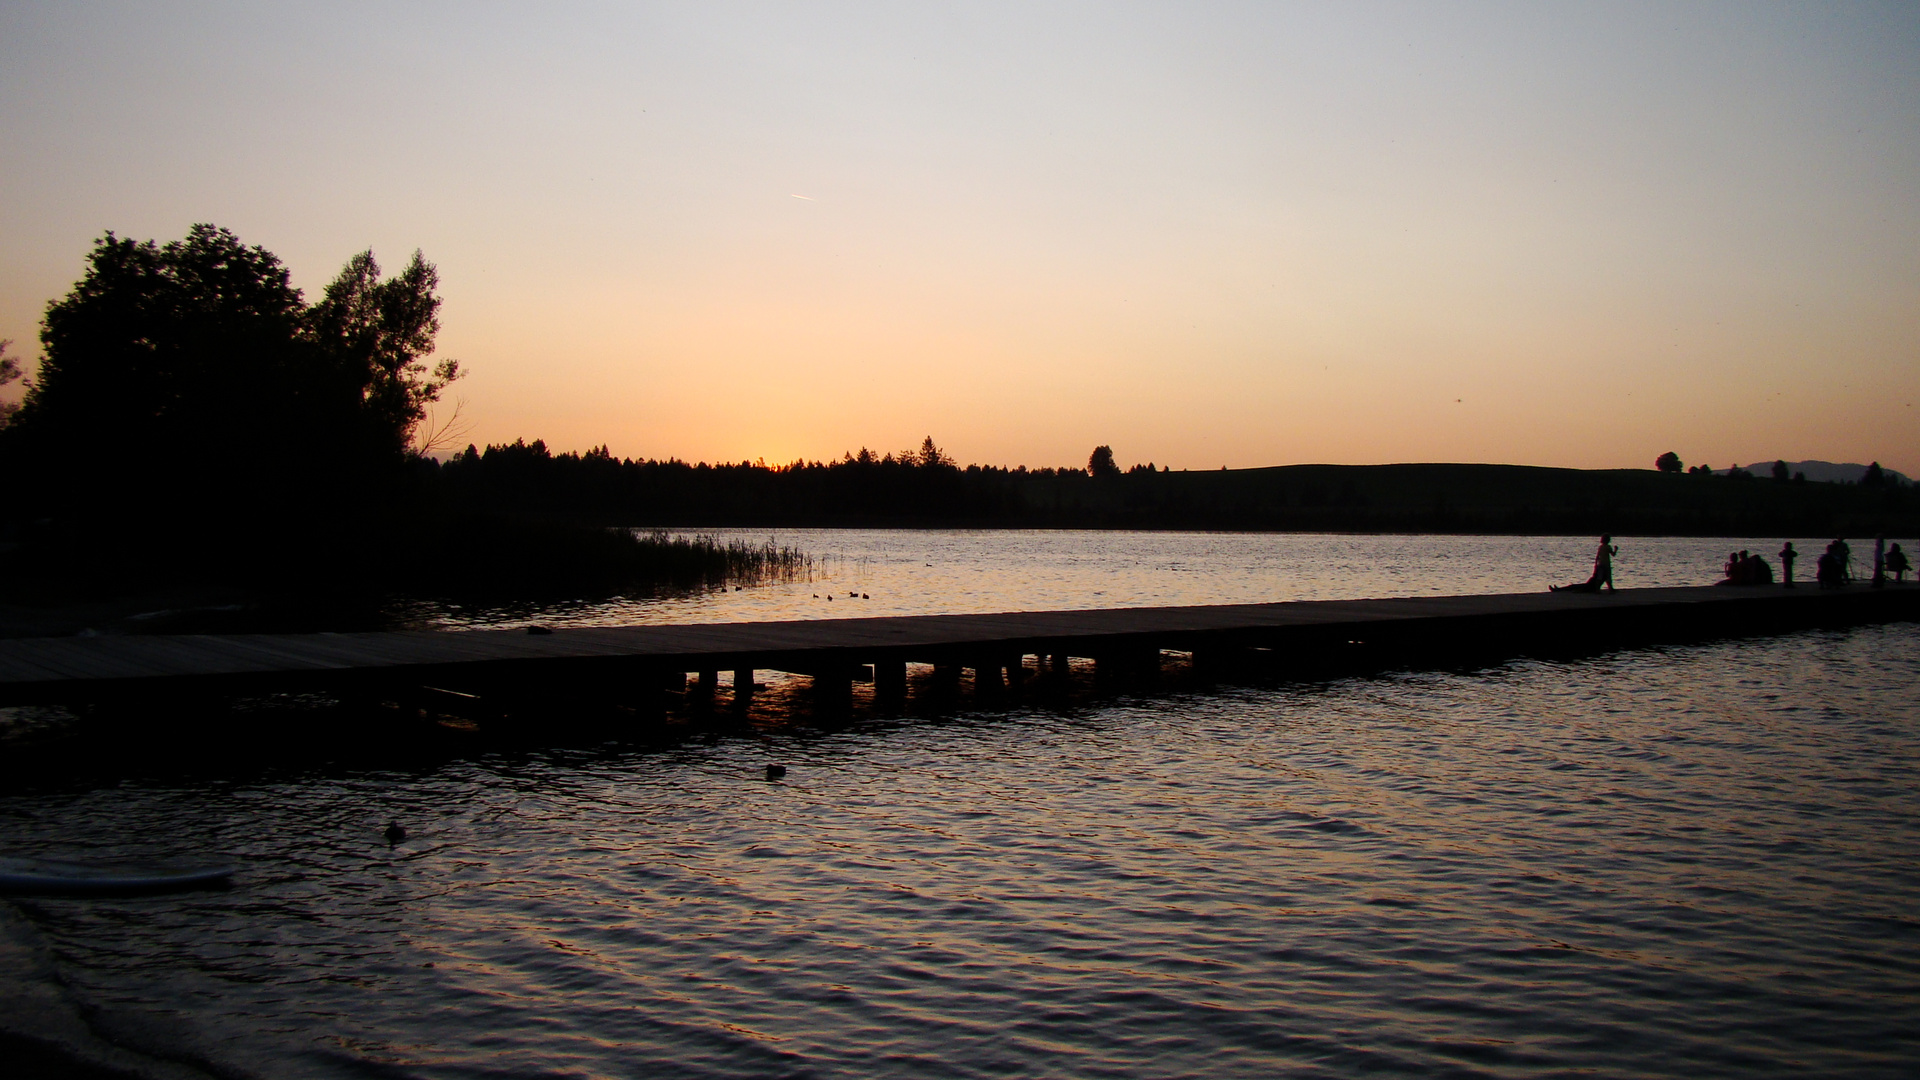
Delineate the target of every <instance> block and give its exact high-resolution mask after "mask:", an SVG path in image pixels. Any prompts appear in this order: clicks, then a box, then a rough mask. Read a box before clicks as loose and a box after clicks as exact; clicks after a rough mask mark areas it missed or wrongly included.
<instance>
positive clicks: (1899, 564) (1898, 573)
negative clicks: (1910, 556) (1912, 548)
mask: <svg viewBox="0 0 1920 1080" xmlns="http://www.w3.org/2000/svg"><path fill="white" fill-rule="evenodd" d="M1910 569H1912V566H1911V564H1909V563H1908V562H1907V553H1906V552H1904V551H1901V550H1900V545H1899V544H1895V545H1893V547H1892V548H1891V549H1889V550H1888V551H1887V570H1888V571H1889V572H1890V573H1892V574H1893V580H1894V583H1895V584H1898V585H1904V584H1906V582H1907V571H1908V570H1910Z"/></svg>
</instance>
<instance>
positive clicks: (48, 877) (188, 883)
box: [0, 857, 236, 895]
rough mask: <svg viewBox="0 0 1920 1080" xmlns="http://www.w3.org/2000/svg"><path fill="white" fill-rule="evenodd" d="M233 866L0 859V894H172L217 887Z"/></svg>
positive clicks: (224, 879) (228, 876) (230, 873)
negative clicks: (179, 890)
mask: <svg viewBox="0 0 1920 1080" xmlns="http://www.w3.org/2000/svg"><path fill="white" fill-rule="evenodd" d="M235 869H236V868H235V867H231V866H219V867H203V868H200V869H194V870H181V869H177V868H172V867H160V866H151V865H144V866H143V865H139V864H133V863H76V862H66V861H64V860H61V859H15V858H5V857H0V893H13V894H16V895H17V894H20V893H65V894H68V895H71V894H74V893H131V892H169V891H172V890H174V889H199V888H205V887H206V886H209V885H217V884H220V883H222V882H224V881H226V880H227V879H228V878H230V877H232V876H233V872H234V870H235Z"/></svg>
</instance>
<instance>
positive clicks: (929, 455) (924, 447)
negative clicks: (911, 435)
mask: <svg viewBox="0 0 1920 1080" xmlns="http://www.w3.org/2000/svg"><path fill="white" fill-rule="evenodd" d="M919 462H920V467H921V468H923V469H940V468H945V469H951V468H953V458H951V457H949V456H947V454H946V452H945V451H943V450H941V449H940V448H939V447H938V446H935V445H934V444H933V436H931V435H929V436H927V437H926V438H924V439H922V440H920V454H919Z"/></svg>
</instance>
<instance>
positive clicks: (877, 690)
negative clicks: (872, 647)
mask: <svg viewBox="0 0 1920 1080" xmlns="http://www.w3.org/2000/svg"><path fill="white" fill-rule="evenodd" d="M873 696H874V697H876V698H879V699H881V700H883V701H898V700H900V699H901V698H904V697H906V696H907V662H906V661H905V660H876V661H874V664H873Z"/></svg>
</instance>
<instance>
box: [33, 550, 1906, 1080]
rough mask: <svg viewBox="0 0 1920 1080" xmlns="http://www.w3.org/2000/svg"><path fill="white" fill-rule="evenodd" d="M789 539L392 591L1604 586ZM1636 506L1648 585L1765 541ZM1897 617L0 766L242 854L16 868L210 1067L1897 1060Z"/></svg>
mask: <svg viewBox="0 0 1920 1080" xmlns="http://www.w3.org/2000/svg"><path fill="white" fill-rule="evenodd" d="M742 535H746V536H749V537H751V538H753V539H756V540H757V539H761V538H764V537H766V536H767V535H769V534H767V533H766V532H764V531H756V532H751V533H746V534H742ZM772 535H773V536H774V538H775V539H776V542H780V543H791V544H794V545H796V546H800V547H803V548H805V549H806V550H809V551H811V552H814V553H815V554H816V556H817V563H816V572H815V575H814V579H813V580H811V581H799V582H793V583H786V584H778V585H771V586H764V587H757V588H750V589H744V590H742V591H740V592H731V591H729V592H725V593H721V592H717V591H714V592H708V593H703V594H698V595H693V596H679V597H656V598H633V599H627V600H621V601H614V602H607V603H599V604H577V605H561V606H556V607H549V608H544V609H538V610H532V609H529V610H518V611H503V610H495V611H489V612H471V611H463V610H459V609H453V608H442V609H423V610H422V611H420V612H417V613H416V615H417V617H419V618H421V619H425V620H433V621H438V622H440V623H441V624H443V625H450V626H459V625H483V624H485V625H502V624H505V625H511V624H512V623H513V622H514V621H516V620H523V621H542V622H548V623H552V624H562V623H567V622H577V623H592V622H644V621H697V620H733V619H751V618H807V617H828V616H835V615H841V614H845V613H847V611H848V609H849V606H851V608H850V610H851V611H853V612H855V613H859V614H872V615H878V614H907V613H922V612H931V611H989V610H1014V609H1021V608H1027V609H1033V608H1072V607H1093V606H1107V605H1113V606H1131V605H1140V604H1167V603H1229V602H1245V601H1250V600H1274V599H1320V598H1335V597H1352V596H1373V595H1379V596H1386V595H1425V594H1436V593H1469V592H1500V591H1517V590H1529V589H1535V588H1541V587H1544V585H1545V584H1547V583H1549V582H1564V581H1572V580H1576V579H1579V578H1584V577H1585V576H1586V571H1587V568H1588V564H1589V563H1590V560H1591V551H1592V544H1593V540H1592V538H1514V537H1373V536H1322V537H1302V536H1271V535H1257V534H1246V535H1242V534H1161V533H977V532H856V531H822V532H803V531H793V532H784V531H783V532H775V533H773V534H772ZM1618 542H1619V543H1620V546H1621V554H1620V556H1619V561H1618V568H1619V569H1618V577H1619V579H1620V584H1621V585H1622V586H1623V587H1633V586H1635V585H1670V584H1704V583H1707V582H1710V581H1712V580H1714V579H1715V578H1717V577H1718V571H1719V567H1720V565H1721V563H1722V562H1724V560H1725V556H1726V552H1727V550H1728V548H1729V547H1730V546H1735V547H1748V548H1753V549H1755V550H1759V551H1763V552H1764V553H1766V554H1767V555H1768V556H1769V557H1771V556H1772V554H1773V552H1774V551H1776V550H1777V549H1778V546H1779V545H1778V542H1777V541H1767V540H1749V541H1740V542H1737V543H1736V542H1730V541H1726V540H1695V539H1684V540H1683V539H1657V540H1655V539H1640V538H1622V539H1620V540H1619V541H1618ZM1821 544H1824V539H1822V540H1819V541H1815V540H1811V539H1807V540H1798V541H1796V546H1797V547H1799V548H1800V549H1801V550H1802V552H1804V553H1806V555H1807V557H1808V558H1809V559H1810V557H1811V555H1812V554H1815V553H1817V552H1818V551H1819V545H1821ZM1861 546H1862V545H1858V544H1856V545H1855V547H1856V552H1858V550H1859V548H1860V547H1861ZM1802 565H1803V567H1805V566H1807V565H1810V563H1803V564H1802ZM859 593H864V594H865V597H866V598H864V599H855V598H852V597H851V596H850V594H859ZM826 595H833V596H835V597H836V599H834V600H831V601H829V600H826V599H824V597H825V596H826ZM829 605H831V607H829ZM1917 646H1920V626H1916V625H1914V624H1894V625H1887V626H1872V627H1862V628H1856V629H1850V630H1844V631H1815V632H1806V633H1799V634H1793V635H1787V636H1781V637H1771V638H1755V639H1747V640H1730V641H1720V642H1709V643H1701V644H1692V645H1685V646H1671V647H1664V648H1652V649H1632V650H1622V651H1618V652H1613V653H1608V654H1605V655H1599V656H1590V657H1584V658H1578V659H1557V660H1546V659H1516V660H1512V661H1509V662H1504V663H1500V664H1496V665H1493V666H1489V667H1485V668H1480V669H1474V670H1451V671H1437V672H1397V673H1396V672H1389V673H1385V674H1381V675H1377V676H1374V677H1369V678H1352V679H1340V680H1329V681H1320V682H1281V681H1261V680H1252V681H1249V682H1247V683H1244V684H1230V685H1225V686H1221V687H1217V688H1211V689H1200V688H1196V687H1188V686H1183V685H1181V684H1178V683H1175V684H1173V685H1172V687H1171V688H1169V689H1165V690H1162V691H1160V692H1156V693H1094V692H1092V691H1091V690H1089V691H1088V692H1085V693H1074V694H1069V695H1066V696H1063V697H1057V698H1047V699H1027V700H1019V699H1016V700H1012V701H1009V702H1008V703H1006V704H1005V705H1004V706H1000V707H994V708H980V707H976V706H975V705H974V704H972V703H971V702H968V701H966V700H964V699H962V700H961V701H959V702H958V703H956V704H955V705H953V706H952V707H951V708H949V709H945V710H942V711H938V712H924V713H923V712H914V713H908V714H905V715H880V714H878V713H875V712H873V711H871V710H867V709H862V710H859V711H857V712H856V714H855V715H854V716H853V718H851V719H850V720H846V721H842V722H836V723H832V724H824V725H823V724H815V723H811V722H806V721H805V720H804V718H803V717H799V716H786V715H783V714H782V713H781V712H780V711H779V710H780V705H779V701H780V697H779V695H777V694H775V695H770V696H769V697H770V703H769V704H768V705H767V706H766V710H767V711H764V712H760V713H757V714H756V715H754V716H753V717H752V718H750V719H749V720H748V721H747V722H742V723H725V724H720V723H716V724H712V725H690V726H687V727H685V728H684V729H680V730H678V731H676V732H673V733H669V734H661V733H657V732H652V733H647V732H635V733H631V734H630V735H620V734H614V735H607V734H604V733H602V734H596V735H593V736H591V737H588V736H582V735H579V734H569V735H566V736H564V737H562V736H556V737H555V738H554V739H552V740H547V741H542V740H531V741H529V740H522V741H517V742H512V743H505V742H491V741H487V740H483V739H477V738H475V737H473V736H472V735H471V734H470V733H458V732H448V734H447V736H446V738H445V740H443V741H438V742H433V743H431V744H430V745H424V746H423V745H421V744H419V743H417V742H413V741H408V742H405V743H404V744H403V743H395V744H394V745H392V746H386V745H382V744H380V743H379V742H378V741H375V742H373V743H372V744H371V745H369V744H368V741H367V740H366V739H365V738H364V737H363V736H362V735H358V734H356V735H355V736H353V737H352V738H345V737H343V738H340V739H334V740H330V739H329V738H328V737H327V735H326V733H324V732H311V731H304V732H298V733H297V734H298V736H299V737H298V738H292V737H291V733H290V734H289V738H290V740H291V741H290V742H289V744H288V748H286V749H283V750H275V749H273V744H272V742H271V740H264V741H259V742H250V743H249V745H248V746H247V748H246V752H244V753H227V752H221V748H220V747H215V746H208V745H206V744H200V745H199V746H198V747H197V749H198V750H202V751H205V753H204V754H195V753H182V752H180V751H179V749H178V748H175V750H174V751H173V752H170V753H166V754H159V755H153V756H134V755H126V756H121V757H117V758H115V757H112V756H111V755H108V757H109V758H110V759H111V760H110V761H109V763H108V764H105V765H98V764H96V765H79V764H75V763H74V762H75V760H76V759H75V758H74V756H73V755H72V754H70V753H68V754H64V755H60V756H56V757H49V758H48V761H49V762H57V763H58V764H57V765H56V764H49V766H48V767H47V768H44V769H40V770H37V771H22V770H15V771H13V772H12V773H10V774H9V775H10V776H11V777H12V778H11V779H10V780H9V781H8V786H7V788H6V789H5V790H3V791H0V851H4V852H5V853H9V854H27V855H47V854H53V853H56V852H57V853H63V854H74V853H81V854H87V855H92V856H96V857H107V856H116V857H148V858H175V859H179V858H216V857H217V858H225V859H231V860H233V861H234V862H236V863H238V864H239V865H241V866H242V867H243V870H242V872H241V873H240V875H239V876H238V878H237V879H236V881H235V884H234V886H233V888H231V889H229V890H226V891H221V892H205V893H190V894H181V895H173V896H158V897H145V898H128V899H114V900H74V899H32V900H24V899H22V900H16V901H13V902H12V903H13V905H14V907H15V908H16V909H17V910H18V911H19V912H20V913H21V914H22V915H23V916H24V919H25V921H26V922H27V924H28V925H29V926H30V927H31V930H32V932H33V933H35V934H37V935H39V936H40V938H41V939H42V940H44V941H45V942H46V943H48V944H49V945H50V946H51V950H52V955H53V959H54V963H55V964H56V965H57V972H58V976H59V978H60V980H62V982H63V983H64V984H65V986H66V987H67V988H68V991H69V992H70V993H71V995H72V996H73V997H74V998H75V999H76V1000H77V1001H78V1002H79V1003H80V1004H81V1005H82V1006H83V1007H84V1008H85V1009H86V1010H87V1015H88V1017H89V1019H90V1021H91V1022H92V1023H93V1025H94V1026H95V1028H96V1029H97V1030H98V1031H99V1032H100V1033H101V1034H102V1035H103V1036H105V1037H107V1038H109V1039H111V1040H113V1041H115V1042H117V1043H119V1044H121V1045H124V1046H127V1047H132V1048H135V1049H137V1050H139V1051H140V1052H142V1053H146V1054H150V1055H154V1056H158V1057H164V1058H168V1059H171V1060H174V1061H178V1062H187V1063H198V1064H199V1065H200V1066H201V1067H203V1068H205V1069H206V1070H207V1071H210V1072H219V1073H223V1074H226V1075H240V1076H245V1075H258V1076H273V1077H367V1076H380V1077H390V1076H413V1077H433V1078H441V1077H445V1078H455V1077H461V1078H467V1077H471V1078H478V1077H498V1076H570V1077H602V1076H604V1077H677V1076H685V1077H771V1076H791V1077H868V1076H903V1077H955V1078H962V1077H1059V1076H1084V1077H1125V1078H1133V1077H1141V1078H1145V1077H1180V1076H1194V1075H1206V1076H1223V1077H1266V1076H1326V1077H1346V1076H1421V1077H1425V1076H1448V1077H1459V1076H1488V1077H1536V1076H1564V1075H1573V1074H1588V1075H1603V1076H1646V1077H1669V1076H1670V1077H1688V1078H1691V1077H1697V1076H1701V1075H1713V1076H1721V1075H1755V1076H1760V1075H1779V1076H1788V1075H1791V1076H1804V1075H1826V1076H1863V1077H1871V1076H1886V1077H1895V1076H1900V1077H1904V1076H1910V1075H1913V1074H1914V1071H1915V1069H1916V1067H1917V1066H1920V909H1916V906H1915V903H1914V899H1913V898H1914V897H1915V896H1916V895H1920V694H1916V693H1915V688H1916V686H1920V648H1917ZM16 713H18V711H16ZM263 716H270V717H271V719H272V722H273V723H276V724H289V723H291V724H295V725H297V724H298V716H299V714H298V713H297V712H291V713H289V712H285V711H282V712H276V713H271V714H263ZM290 717H291V718H292V719H291V720H290V719H289V718H290ZM13 722H14V723H15V724H20V725H25V724H30V723H40V724H43V725H44V724H46V723H48V722H49V721H47V720H46V718H45V717H44V716H26V715H16V716H14V718H13ZM262 722H263V723H265V722H266V720H265V719H263V721H262ZM88 737H90V736H88V735H86V734H84V733H83V734H77V735H74V736H72V737H71V738H72V739H74V740H83V739H85V738H88ZM96 737H97V736H96ZM463 740H464V741H463ZM190 749H193V748H190ZM769 763H779V764H784V765H786V766H787V768H788V773H787V775H786V777H785V778H784V779H783V780H780V781H778V782H769V781H767V780H766V779H764V776H763V769H764V766H765V765H767V764H769ZM389 819H397V820H399V821H401V822H404V823H405V824H406V825H407V826H408V827H409V830H410V835H409V837H408V838H407V839H406V840H405V841H403V842H402V843H400V844H398V845H394V846H389V845H388V844H387V843H386V842H385V841H384V840H383V839H382V838H381V836H380V831H381V828H382V827H383V826H384V825H385V824H386V822H387V821H388V820H389Z"/></svg>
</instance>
